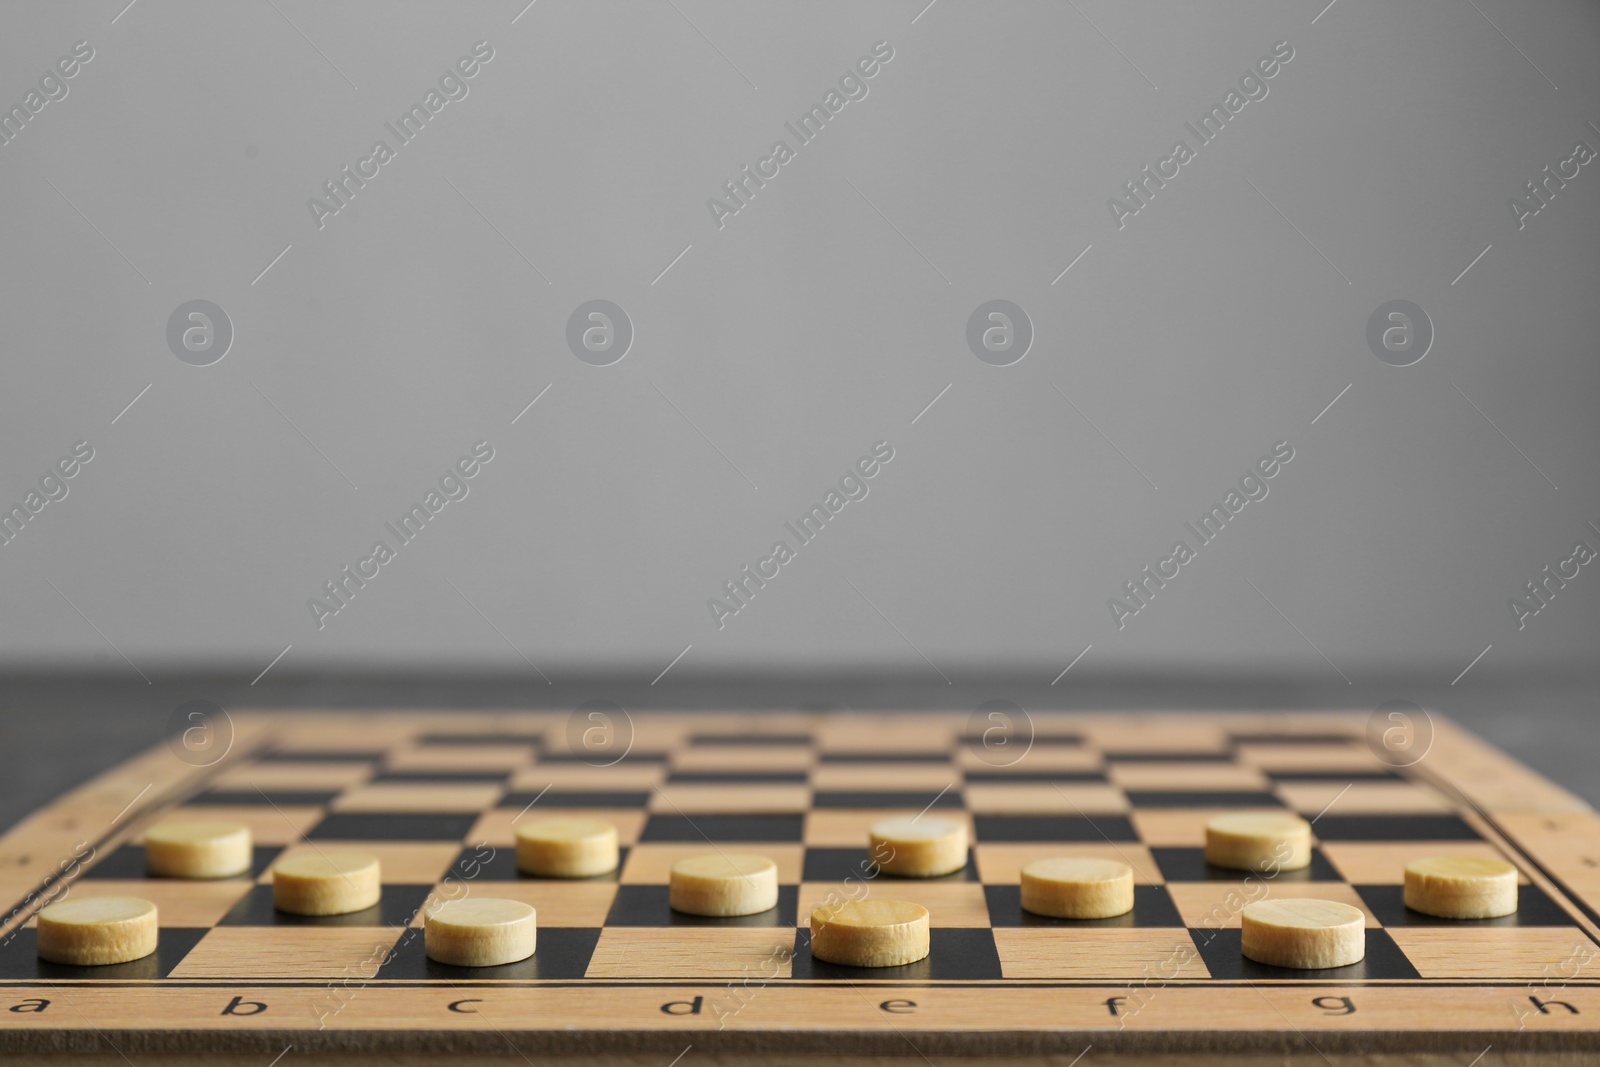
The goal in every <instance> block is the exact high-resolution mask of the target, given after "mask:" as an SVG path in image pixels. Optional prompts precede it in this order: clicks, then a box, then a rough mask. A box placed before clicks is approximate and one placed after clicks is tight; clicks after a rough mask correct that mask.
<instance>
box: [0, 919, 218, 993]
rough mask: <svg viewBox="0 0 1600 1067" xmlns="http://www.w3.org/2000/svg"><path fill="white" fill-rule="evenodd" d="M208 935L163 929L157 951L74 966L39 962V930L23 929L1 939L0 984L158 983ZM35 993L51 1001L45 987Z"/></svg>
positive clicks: (199, 931)
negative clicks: (107, 963) (103, 964)
mask: <svg viewBox="0 0 1600 1067" xmlns="http://www.w3.org/2000/svg"><path fill="white" fill-rule="evenodd" d="M209 932H210V930H209V929H208V928H206V927H199V926H193V927H183V926H163V927H162V928H161V931H160V934H159V939H158V941H157V944H156V950H155V951H154V952H152V953H151V954H150V955H148V956H146V957H144V958H143V959H138V960H130V961H129V962H127V963H113V964H111V965H110V966H106V967H74V966H71V965H69V964H65V963H47V962H45V961H44V960H42V959H40V958H39V931H38V930H36V929H32V928H26V927H24V928H22V929H18V930H14V931H12V932H11V934H9V935H8V936H6V937H5V938H3V939H0V982H32V981H45V982H60V981H71V980H78V981H95V982H98V981H110V980H131V981H140V982H153V981H158V980H160V979H162V978H167V977H169V976H171V974H172V969H173V968H174V967H176V966H177V965H178V964H180V963H182V962H183V958H184V957H185V956H187V955H188V954H189V950H190V949H192V948H194V947H195V946H196V945H198V944H199V943H200V939H201V938H202V937H204V936H205V935H206V934H207V933H209ZM38 992H39V995H40V996H43V997H46V998H50V999H54V997H53V994H52V993H51V992H50V990H49V989H48V988H46V989H41V990H39V991H38ZM17 999H18V1000H21V999H23V998H22V997H18V998H17Z"/></svg>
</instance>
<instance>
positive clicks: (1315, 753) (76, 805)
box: [0, 712, 1600, 1064]
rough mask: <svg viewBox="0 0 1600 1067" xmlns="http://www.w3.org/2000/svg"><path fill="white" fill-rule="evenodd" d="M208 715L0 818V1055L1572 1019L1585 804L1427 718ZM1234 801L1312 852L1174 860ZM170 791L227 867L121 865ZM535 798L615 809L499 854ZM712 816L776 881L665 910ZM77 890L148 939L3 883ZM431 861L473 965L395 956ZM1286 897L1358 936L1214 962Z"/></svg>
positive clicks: (1463, 1038)
mask: <svg viewBox="0 0 1600 1067" xmlns="http://www.w3.org/2000/svg"><path fill="white" fill-rule="evenodd" d="M225 725H226V727H227V733H228V738H229V741H230V743H229V744H228V745H227V746H226V749H227V751H226V754H225V755H223V756H221V758H216V757H215V756H208V757H206V760H205V761H200V760H196V759H194V758H192V756H191V755H190V754H187V753H185V752H183V751H182V750H181V749H180V748H178V747H176V746H163V747H160V748H157V749H155V750H152V751H151V752H148V753H145V754H144V755H142V756H140V757H138V758H136V759H133V760H131V761H129V762H128V763H127V764H125V765H123V766H122V767H120V768H118V769H116V770H114V771H113V772H111V773H109V774H106V775H104V776H102V777H100V778H98V779H95V780H94V781H92V782H90V783H89V784H87V785H85V786H83V787H82V788H79V789H77V790H74V791H73V792H71V793H68V794H66V795H65V796H63V797H61V798H60V799H59V800H57V801H56V802H55V803H53V804H51V805H50V806H49V807H47V808H45V809H44V810H42V811H40V812H38V813H37V814H35V815H34V816H32V817H31V818H29V819H27V820H26V821H24V822H23V823H22V824H20V825H18V826H17V827H15V828H13V829H12V830H11V831H10V832H9V833H8V834H6V836H5V837H4V838H3V839H0V899H3V900H4V901H6V902H9V903H7V905H6V912H5V914H6V916H7V918H6V921H5V923H4V925H0V1052H7V1053H13V1054H25V1053H26V1054H32V1053H39V1052H44V1051H47V1050H67V1049H82V1050H86V1051H87V1050H91V1049H97V1048H98V1049H99V1050H100V1051H106V1049H107V1046H108V1045H109V1046H110V1047H112V1048H120V1047H122V1046H123V1045H129V1046H132V1047H135V1048H138V1049H142V1050H146V1051H152V1050H153V1051H158V1052H159V1051H168V1052H177V1051H182V1050H193V1049H196V1048H201V1047H203V1048H205V1049H207V1050H211V1051H214V1052H219V1053H224V1054H238V1055H241V1056H246V1055H248V1056H250V1057H260V1056H262V1055H263V1054H265V1055H267V1056H270V1055H271V1054H273V1053H276V1052H278V1051H279V1050H281V1049H283V1048H284V1047H285V1046H286V1045H289V1044H292V1045H293V1047H294V1048H296V1049H298V1050H301V1051H302V1052H312V1051H316V1050H322V1051H329V1052H347V1053H381V1052H385V1051H398V1050H402V1049H403V1050H406V1051H428V1050H433V1051H438V1052H441V1053H453V1054H462V1055H466V1054H473V1053H478V1052H484V1053H488V1052H495V1053H505V1052H506V1051H507V1046H508V1044H509V1045H510V1046H511V1047H512V1048H515V1049H517V1050H520V1051H522V1052H524V1053H527V1054H530V1055H531V1054H535V1053H540V1054H548V1053H561V1052H569V1053H576V1052H583V1053H594V1054H602V1053H609V1052H619V1051H621V1050H624V1049H627V1050H635V1051H645V1052H656V1053H660V1054H661V1062H662V1064H665V1063H666V1062H667V1060H668V1059H670V1058H671V1055H673V1054H675V1053H677V1052H679V1051H681V1050H683V1049H684V1048H685V1047H686V1046H693V1047H694V1048H696V1049H700V1050H702V1051H705V1052H711V1051H725V1052H728V1053H740V1054H742V1055H743V1057H744V1059H745V1060H746V1061H748V1062H774V1063H776V1062H779V1058H781V1057H782V1056H790V1057H792V1056H793V1055H795V1054H800V1053H807V1052H810V1053H819V1054H820V1053H842V1052H858V1053H869V1052H873V1053H885V1054H895V1055H901V1056H912V1053H913V1052H914V1053H915V1054H916V1055H915V1056H914V1057H912V1058H913V1059H916V1061H917V1062H922V1060H921V1059H920V1057H921V1056H924V1055H928V1056H931V1055H950V1054H961V1053H992V1054H1018V1055H1021V1054H1036V1053H1045V1052H1048V1053H1053V1054H1057V1055H1063V1056H1065V1057H1067V1058H1069V1059H1070V1057H1071V1056H1072V1055H1074V1054H1076V1053H1078V1052H1079V1051H1081V1050H1083V1049H1084V1048H1085V1047H1086V1046H1090V1045H1092V1046H1094V1047H1095V1048H1096V1049H1100V1050H1102V1052H1106V1051H1113V1050H1117V1049H1125V1050H1133V1051H1143V1052H1147V1053H1154V1052H1159V1051H1164V1050H1174V1049H1179V1050H1181V1049H1196V1048H1205V1049H1212V1050H1217V1051H1218V1052H1219V1054H1224V1055H1244V1054H1251V1053H1262V1054H1265V1053H1270V1052H1273V1051H1275V1050H1286V1051H1296V1052H1302V1053H1305V1052H1309V1051H1312V1050H1315V1051H1317V1052H1328V1053H1334V1052H1342V1051H1350V1050H1358V1049H1359V1050H1367V1051H1396V1052H1400V1051H1412V1052H1423V1053H1431V1054H1436V1055H1438V1056H1439V1057H1441V1059H1440V1060H1439V1062H1451V1063H1456V1062H1459V1063H1466V1062H1467V1061H1468V1060H1470V1059H1471V1056H1472V1054H1474V1053H1475V1052H1477V1051H1479V1050H1481V1049H1482V1048H1484V1047H1485V1046H1488V1045H1493V1046H1494V1047H1495V1048H1496V1049H1498V1050H1502V1051H1504V1050H1511V1049H1522V1050H1527V1051H1532V1052H1539V1051H1541V1050H1543V1051H1547V1052H1552V1053H1556V1052H1560V1051H1562V1050H1566V1051H1569V1052H1574V1051H1582V1050H1588V1051H1590V1052H1594V1051H1597V1050H1600V989H1597V988H1596V986H1597V984H1600V983H1597V976H1600V965H1597V963H1596V960H1597V958H1600V940H1597V935H1600V926H1597V918H1600V917H1597V915H1596V910H1595V909H1596V904H1597V902H1600V816H1597V815H1596V813H1595V812H1594V811H1592V810H1591V809H1590V808H1589V807H1588V806H1587V805H1586V804H1584V803H1583V802H1582V801H1580V800H1579V799H1577V798H1576V797H1574V796H1572V795H1571V794H1569V793H1567V792H1565V791H1563V790H1562V789H1560V788H1558V787H1557V786H1555V785H1553V784H1551V783H1550V782H1548V781H1545V780H1544V779H1542V778H1540V777H1538V776H1537V775H1535V774H1533V773H1532V772H1531V771H1529V770H1527V769H1526V768H1524V767H1522V766H1520V765H1519V764H1517V763H1515V762H1514V761H1513V760H1511V759H1510V758H1509V757H1507V756H1505V755H1504V754H1502V753H1500V752H1498V751H1496V750H1495V749H1493V748H1491V747H1490V746H1488V745H1486V744H1485V743H1483V742H1482V741H1480V740H1478V739H1476V738H1474V737H1472V736H1471V735H1469V734H1467V733H1466V732H1465V731H1463V730H1461V729H1459V728H1458V727H1455V726H1454V725H1452V724H1450V723H1448V722H1443V721H1439V720H1435V721H1434V723H1433V724H1432V742H1431V747H1430V748H1429V749H1428V751H1427V753H1426V755H1425V756H1423V757H1422V758H1420V759H1418V760H1416V761H1415V762H1410V765H1408V766H1397V765H1396V764H1397V763H1399V762H1401V761H1398V760H1395V759H1393V758H1392V757H1391V758H1388V759H1387V761H1386V759H1385V758H1383V757H1385V756H1386V755H1387V754H1386V753H1384V752H1383V751H1382V750H1381V748H1375V747H1374V746H1373V745H1371V744H1369V741H1368V732H1367V717H1366V716H1364V715H1361V714H1318V715H1286V714H1285V715H1276V714H1237V715H1205V716H1200V715H1182V716H1176V715H1174V716H1160V715H1144V716H1138V715H1115V716H1112V715H1066V714H1035V715H1034V716H1033V717H1032V719H1031V722H1029V723H1026V724H1023V725H1021V726H1018V727H1017V728H1016V729H1017V732H1016V733H1013V734H1011V735H1009V736H1008V737H1007V738H1006V739H1005V740H1006V744H1004V745H999V746H996V745H994V744H987V745H986V744H985V743H984V739H983V736H982V735H981V734H980V733H979V731H978V730H977V729H976V728H974V727H972V726H971V725H969V722H968V720H967V718H966V717H965V716H961V715H945V714H919V715H854V714H851V715H806V714H776V715H772V714H763V715H731V714H703V715H681V714H637V715H635V716H634V717H633V718H632V719H631V720H627V719H626V718H625V717H624V720H623V721H619V722H612V723H608V729H609V730H612V731H614V733H611V734H608V735H607V739H606V745H605V746H604V748H603V750H596V751H591V750H585V749H584V748H583V746H582V741H583V740H584V739H586V737H587V735H586V734H584V733H583V732H582V730H575V729H573V724H572V722H571V720H570V717H569V716H567V715H564V714H553V713H552V714H542V713H516V714H511V713H508V714H461V713H442V712H441V713H431V714H430V713H414V714H388V713H384V714H375V713H355V712H324V713H249V714H237V715H234V716H233V717H232V718H231V719H230V720H229V721H228V723H226V724H225ZM579 725H580V726H581V725H582V724H581V723H580V724H579ZM992 740H993V739H992V738H991V741H992ZM624 742H625V743H624ZM219 751H220V749H219ZM200 762H204V764H205V765H196V764H197V763H200ZM1407 762H1409V761H1407ZM1241 808H1252V809H1254V808H1287V809H1290V810H1294V811H1298V812H1301V813H1303V814H1304V815H1305V816H1306V817H1307V818H1312V819H1314V824H1313V830H1314V832H1315V835H1316V841H1317V845H1316V850H1315V853H1314V856H1313V859H1312V863H1311V866H1310V868H1309V869H1307V870H1304V871H1296V872H1284V873H1281V874H1279V875H1277V876H1276V877H1275V878H1266V877H1265V876H1254V875H1250V876H1242V875H1240V873H1239V872H1229V871H1223V870H1219V869H1217V868H1213V867H1209V866H1208V865H1207V864H1206V862H1205V856H1204V849H1203V847H1202V846H1203V842H1204V836H1203V827H1204V824H1205V822H1206V820H1207V819H1208V818H1210V817H1211V816H1212V815H1214V814H1216V813H1218V812H1222V811H1227V810H1230V809H1241ZM175 811H176V812H183V813H185V814H190V815H193V816H196V817H205V816H222V817H227V818H233V819H240V820H243V821H245V822H247V823H249V824H250V826H251V827H252V829H253V830H254V833H255V840H256V845H257V847H256V856H255V864H254V869H253V871H252V872H251V874H250V875H249V876H248V877H240V878H234V879H227V880H223V881H216V882H188V881H178V880H168V879H152V878H149V877H147V876H146V874H145V870H144V857H143V850H142V848H141V846H140V844H139V841H140V834H141V832H142V830H143V829H144V828H145V827H147V826H149V825H150V824H151V823H152V822H154V821H155V820H157V819H159V818H164V817H168V816H170V815H171V814H172V813H173V812H175ZM921 811H929V812H934V813H937V814H939V815H941V816H944V817H947V818H953V819H959V820H963V821H965V822H967V823H968V824H969V826H970V829H971V834H972V841H973V847H972V852H971V856H970V859H969V861H968V863H967V866H966V868H965V869H964V870H962V871H960V872H958V873H956V874H953V875H950V876H948V877H944V878H937V879H927V880H905V879H896V878H893V877H891V876H888V875H885V874H882V873H881V872H879V871H877V869H876V868H875V867H874V865H873V864H872V863H871V861H870V859H869V855H868V850H867V838H866V832H867V826H868V825H869V824H870V823H871V822H873V821H874V820H876V819H878V818H880V817H884V816H888V815H894V814H913V813H917V812H921ZM558 812H582V813H584V814H587V815H593V816H598V817H601V818H604V819H608V820H610V821H611V822H613V823H615V824H616V826H617V828H618V830H619V832H620V836H621V841H622V845H623V860H622V864H621V866H620V868H619V869H618V870H617V871H616V872H615V873H613V874H611V875H608V876H605V877H601V878H594V879H588V880H581V881H551V880H543V879H537V878H532V877H528V876H524V875H522V874H520V873H519V872H518V871H517V869H516V863H515V855H514V851H515V850H514V848H513V847H512V845H513V835H514V833H515V829H516V826H517V824H518V823H519V821H520V820H523V819H529V818H534V817H538V816H539V815H550V814H555V813H558ZM335 844H339V845H353V846H357V847H360V848H362V849H364V850H368V851H371V852H373V853H376V854H377V855H378V856H379V857H380V858H381V861H382V865H383V871H384V881H385V885H384V889H383V896H382V900H381V902H380V904H379V905H378V906H377V907H375V908H372V909H371V910H370V911H367V912H361V913H357V914H354V915H345V916H337V917H332V918H306V917H299V916H292V915H287V914H283V913H279V912H276V911H274V909H273V907H272V895H271V886H270V884H269V878H270V876H269V875H268V874H267V873H266V872H267V869H268V867H269V865H270V864H271V863H272V861H273V860H274V859H275V858H276V857H277V856H279V855H280V854H281V853H282V852H283V851H284V850H285V849H319V848H325V847H331V846H333V845H335ZM713 849H725V850H729V851H732V850H735V849H737V850H739V851H751V852H759V853H762V854H764V855H766V856H769V857H771V858H772V859H773V860H774V861H775V862H776V863H777V866H778V872H779V879H780V882H781V890H780V894H779V901H778V906H777V907H776V908H775V909H773V910H771V911H769V912H766V913H764V914H760V915H753V916H747V917H743V918H734V919H708V918H697V917H693V916H687V915H682V914H678V913H675V912H673V911H672V910H671V909H670V908H669V907H668V903H667V874H668V869H669V867H670V866H671V864H672V863H673V862H674V861H675V860H676V859H678V858H680V857H684V856H688V855H694V854H700V853H705V852H708V851H710V850H713ZM1430 854H1451V855H1459V854H1468V855H1483V856H1498V857H1503V858H1505V859H1508V860H1510V861H1511V862H1513V863H1514V864H1516V865H1517V867H1518V868H1519V870H1520V871H1521V873H1522V887H1521V906H1520V910H1519V911H1518V912H1517V913H1516V914H1515V915H1512V916H1509V917H1506V918H1503V919H1494V920H1486V921H1477V922H1451V921H1447V920H1441V919H1434V918H1430V917H1428V916H1424V915H1420V914H1417V913H1415V912H1411V911H1408V910H1407V909H1406V908H1405V906H1404V904H1403V902H1402V900H1401V885H1400V883H1401V880H1402V879H1401V869H1402V867H1403V866H1404V864H1405V863H1406V862H1407V860H1409V859H1412V858H1417V857H1420V856H1425V855H1430ZM1050 855H1084V856H1103V857H1110V858H1115V859H1121V860H1123V861H1125V862H1127V863H1128V864H1129V865H1130V866H1132V868H1133V870H1134V873H1135V881H1136V888H1135V904H1134V908H1133V911H1132V912H1131V913H1129V914H1127V915H1123V916H1120V917H1118V918H1114V919H1106V920H1098V921H1068V920H1056V919H1046V918H1041V917H1038V916H1034V915H1031V914H1029V913H1026V912H1024V911H1022V909H1021V907H1020V902H1019V889H1018V881H1019V869H1020V867H1021V866H1022V864H1024V863H1026V862H1027V861H1029V860H1030V859H1034V858H1039V857H1043V856H1050ZM94 893H131V894H135V895H139V896H143V897H146V898H148V899H150V900H152V901H154V902H155V903H156V904H157V906H158V908H159V910H160V916H161V924H162V929H161V941H160V948H159V950H158V951H157V952H156V953H155V954H154V955H153V956H150V957H147V958H145V959H142V960H138V961H135V962H133V963H128V964H123V965H119V966H113V967H101V968H74V967H66V966H59V965H53V964H48V963H45V962H43V961H41V960H39V959H38V958H37V954H36V943H35V937H34V930H33V923H32V917H33V913H34V912H35V911H36V910H37V908H38V907H39V906H40V905H41V904H42V902H44V901H47V900H50V899H57V898H59V897H60V895H62V894H70V895H72V896H84V895H88V894H94ZM463 894H481V895H484V896H503V897H513V898H516V899H519V900H525V901H527V902H528V903H530V904H533V905H534V906H535V907H536V908H537V909H538V914H539V926H540V930H539V946H538V951H537V953H535V955H534V956H533V957H531V958H529V959H527V960H525V961H523V962H520V963H514V964H509V965H506V966H503V967H495V968H487V969H463V968H457V967H449V966H445V965H442V964H438V963H435V962H432V961H430V960H429V959H428V958H427V957H426V955H425V954H424V952H423V942H422V936H421V930H420V927H421V921H422V920H421V909H422V908H423V906H424V904H425V903H426V902H427V901H428V900H429V899H430V898H437V897H441V896H448V897H458V896H460V895H463ZM830 894H844V895H846V896H850V897H860V896H867V897H874V896H875V897H881V898H898V899H906V900H912V901H916V902H919V903H921V904H923V905H925V906H926V907H927V908H928V910H929V912H930V914H931V917H932V918H931V922H932V950H931V953H930V954H929V956H928V957H927V958H926V959H924V960H922V961H920V962H918V963H914V964H911V965H908V966H905V967H899V968H892V969H883V970H858V969H854V968H848V967H840V966H835V965H831V964H827V963H823V962H821V961H818V960H814V959H813V958H812V956H811V954H810V951H809V948H808V938H809V931H808V929H807V920H808V916H809V913H810V909H811V908H812V907H814V906H815V905H816V904H817V903H819V902H821V901H822V900H823V899H825V898H827V897H828V896H829V895H830ZM1301 896H1314V897H1321V898H1328V899H1333V900H1339V901H1344V902H1346V903H1349V904H1351V905H1353V906H1355V907H1357V908H1360V909H1361V910H1362V911H1363V912H1365V913H1366V915H1367V927H1368V930H1367V955H1366V958H1365V960H1363V961H1362V962H1361V963H1359V964H1356V965H1354V966H1351V967H1346V968H1341V969H1339V970H1334V971H1326V972H1307V971H1288V970H1280V969H1277V968H1273V967H1268V966H1264V965H1260V964H1256V963H1253V962H1251V961H1249V960H1247V959H1245V958H1244V957H1243V956H1242V954H1241V953H1240V948H1239V917H1238V913H1239V910H1240V908H1241V907H1242V906H1243V903H1244V902H1246V901H1247V900H1255V899H1263V898H1264V897H1281V898H1287V897H1301ZM1462 1053H1465V1055H1462ZM241 1062H242V1061H241ZM252 1062H253V1060H252ZM261 1062H265V1060H261ZM591 1062H596V1061H593V1060H591Z"/></svg>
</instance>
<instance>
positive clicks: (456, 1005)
mask: <svg viewBox="0 0 1600 1067" xmlns="http://www.w3.org/2000/svg"><path fill="white" fill-rule="evenodd" d="M482 1003H483V1001H482V1000H476V999H470V1000H453V1001H451V1002H450V1010H451V1011H453V1012H455V1013H456V1014H458V1015H476V1014H478V1009H476V1008H463V1007H462V1006H461V1005H463V1004H482Z"/></svg>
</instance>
